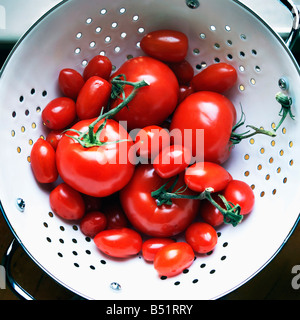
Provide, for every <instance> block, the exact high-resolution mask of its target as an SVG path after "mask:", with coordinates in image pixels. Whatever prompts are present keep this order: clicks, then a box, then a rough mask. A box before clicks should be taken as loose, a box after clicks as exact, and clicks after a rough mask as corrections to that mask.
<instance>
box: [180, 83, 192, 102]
mask: <svg viewBox="0 0 300 320" xmlns="http://www.w3.org/2000/svg"><path fill="white" fill-rule="evenodd" d="M192 93H193V88H192V87H191V86H187V85H184V84H182V85H180V86H179V98H178V104H180V103H181V102H182V101H183V100H184V99H185V98H186V97H188V96H189V95H191V94H192Z"/></svg>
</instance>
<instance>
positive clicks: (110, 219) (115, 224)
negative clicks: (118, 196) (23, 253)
mask: <svg viewBox="0 0 300 320" xmlns="http://www.w3.org/2000/svg"><path fill="white" fill-rule="evenodd" d="M103 212H104V213H105V215H106V218H107V226H106V229H120V228H126V227H127V226H128V220H127V217H126V215H125V213H124V211H123V209H122V206H121V204H120V203H119V202H118V201H115V202H109V203H105V204H104V207H103Z"/></svg>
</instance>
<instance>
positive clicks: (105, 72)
mask: <svg viewBox="0 0 300 320" xmlns="http://www.w3.org/2000/svg"><path fill="white" fill-rule="evenodd" d="M111 70H112V63H111V61H110V60H109V58H108V57H106V56H102V55H97V56H95V57H93V58H92V59H91V60H90V61H89V62H88V64H87V65H86V67H85V68H84V70H83V78H84V80H85V81H87V80H88V79H89V78H91V77H93V76H98V77H100V78H103V79H105V80H108V79H109V76H110V74H111Z"/></svg>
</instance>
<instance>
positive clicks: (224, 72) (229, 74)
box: [191, 63, 238, 93]
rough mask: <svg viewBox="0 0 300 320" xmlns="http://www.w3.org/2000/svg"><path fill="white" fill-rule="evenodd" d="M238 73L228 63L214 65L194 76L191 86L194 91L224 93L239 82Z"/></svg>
mask: <svg viewBox="0 0 300 320" xmlns="http://www.w3.org/2000/svg"><path fill="white" fill-rule="evenodd" d="M237 77H238V76H237V72H236V70H235V68H234V67H233V66H231V65H230V64H228V63H217V64H212V65H210V66H208V67H207V68H205V69H204V70H203V71H201V72H200V73H198V74H197V75H195V76H194V78H193V79H192V81H191V85H192V87H193V89H194V91H214V92H218V93H224V92H225V91H227V90H229V89H231V88H232V87H233V86H234V85H235V84H236V81H237Z"/></svg>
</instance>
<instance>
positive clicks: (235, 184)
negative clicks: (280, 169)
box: [223, 180, 255, 215]
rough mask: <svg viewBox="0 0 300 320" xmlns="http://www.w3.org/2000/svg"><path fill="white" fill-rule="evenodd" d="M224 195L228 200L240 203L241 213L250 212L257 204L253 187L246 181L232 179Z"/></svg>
mask: <svg viewBox="0 0 300 320" xmlns="http://www.w3.org/2000/svg"><path fill="white" fill-rule="evenodd" d="M223 195H224V197H225V199H226V200H227V201H228V202H232V203H234V204H239V205H240V207H241V212H240V214H241V215H246V214H249V213H250V212H251V211H252V210H253V207H254V204H255V196H254V192H253V190H252V189H251V187H250V186H249V185H248V184H247V183H246V182H244V181H241V180H232V181H230V182H229V183H228V185H227V186H226V188H225V190H224V192H223Z"/></svg>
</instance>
